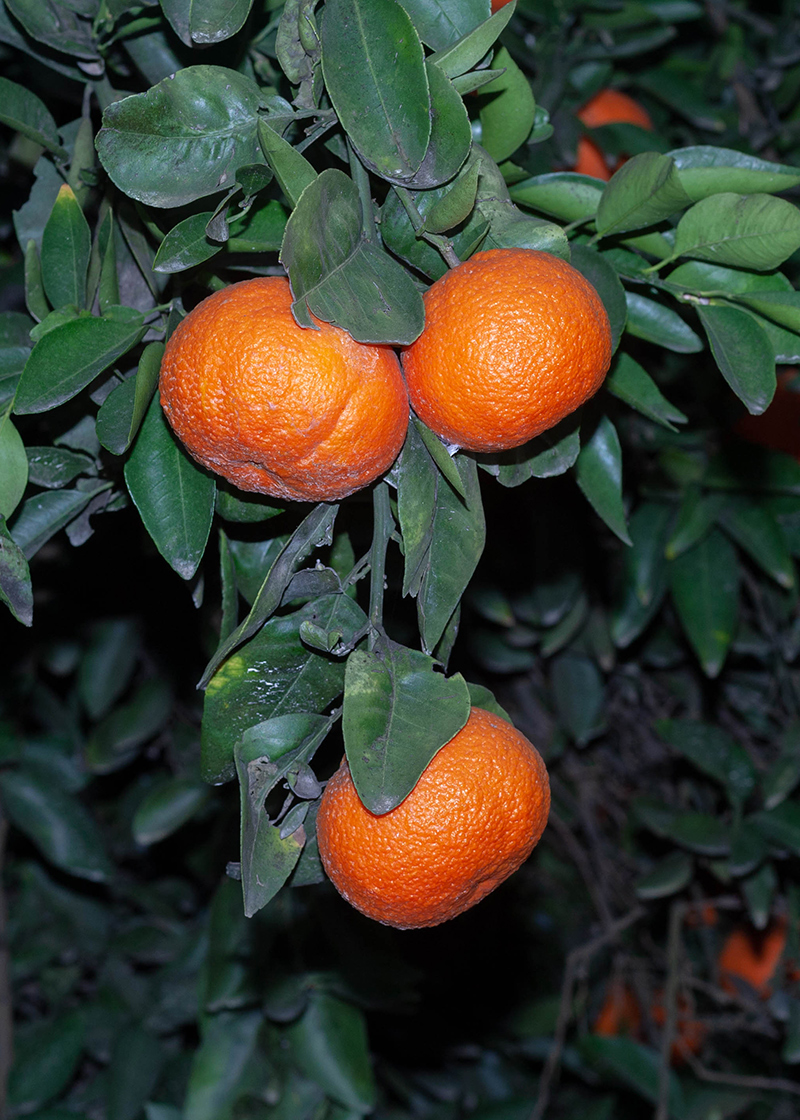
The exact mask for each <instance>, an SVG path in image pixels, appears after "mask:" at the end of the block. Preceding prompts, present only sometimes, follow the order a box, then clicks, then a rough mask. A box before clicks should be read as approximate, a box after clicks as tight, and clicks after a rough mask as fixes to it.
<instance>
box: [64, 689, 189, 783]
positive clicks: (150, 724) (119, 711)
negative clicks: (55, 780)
mask: <svg viewBox="0 0 800 1120" xmlns="http://www.w3.org/2000/svg"><path fill="white" fill-rule="evenodd" d="M171 709H172V694H171V691H170V688H169V686H168V685H167V684H166V682H165V681H162V680H158V679H154V680H149V681H145V683H144V684H143V685H142V686H141V687H140V688H139V689H137V691H136V692H135V693H134V695H133V696H132V697H131V699H130V700H129V701H128V702H127V703H126V704H122V705H120V707H118V708H114V710H113V711H111V712H109V713H108V715H106V716H104V717H103V719H102V720H101V721H100V723H98V725H97V726H96V727H95V729H94V731H93V732H92V734H91V735H90V736H89V739H88V741H87V743H86V750H85V758H86V766H87V768H88V770H89V771H90V772H91V773H93V774H110V773H112V772H113V771H114V770H119V769H120V768H121V767H123V766H127V765H128V763H130V762H132V761H133V759H134V758H136V756H137V755H138V754H139V752H140V749H141V748H142V747H143V746H144V744H145V743H147V742H148V741H149V740H150V739H152V738H153V736H154V735H156V734H157V733H158V732H159V731H160V730H161V729H162V727H163V726H164V724H165V723H166V722H167V720H168V718H169V715H170V711H171Z"/></svg>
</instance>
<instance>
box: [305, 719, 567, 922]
mask: <svg viewBox="0 0 800 1120" xmlns="http://www.w3.org/2000/svg"><path fill="white" fill-rule="evenodd" d="M549 809H550V785H549V782H548V778H547V770H546V768H545V764H544V761H543V760H542V757H541V755H540V754H539V752H538V751H537V750H536V748H535V747H534V746H533V745H532V744H531V743H530V742H529V741H528V740H527V739H526V738H525V736H524V735H522V734H521V732H519V731H517V730H516V728H514V727H512V725H511V724H510V723H508V722H507V721H506V720H504V719H500V717H499V716H495V715H492V714H491V713H489V712H486V711H484V710H483V709H481V708H473V709H472V711H471V712H470V716H469V720H468V721H467V723H466V725H465V726H464V727H463V728H462V729H461V731H459V732H458V734H457V735H455V736H454V737H453V738H452V739H451V740H450V741H449V742H448V743H445V745H444V746H443V747H442V748H441V750H440V751H439V752H438V753H437V754H436V755H434V757H433V759H432V760H431V762H430V763H429V765H428V766H427V768H426V769H425V770H424V771H423V773H422V776H421V777H420V779H419V781H418V782H417V784H416V786H415V787H414V789H413V790H412V791H411V793H409V795H408V796H407V797H406V799H405V800H404V801H402V802H401V803H400V804H399V805H398V806H397V807H396V808H395V809H392V810H391V811H390V812H388V813H385V814H383V815H381V816H376V815H375V814H374V813H371V812H370V811H369V810H368V809H366V808H365V807H364V805H363V804H362V802H361V800H360V799H359V796H358V793H357V792H356V788H355V785H354V784H353V780H352V778H351V776H350V770H349V768H348V766H347V763H346V761H343V762H342V765H341V766H340V767H339V769H338V770H337V772H336V773H335V774H334V776H333V777H332V778H331V780H330V781H329V782H328V784H327V786H326V788H325V792H324V794H323V796H322V801H321V803H320V808H319V814H318V816H317V840H318V843H319V853H320V856H321V858H322V863H323V866H324V867H325V870H326V871H327V873H328V875H329V876H330V878H331V880H332V881H333V884H334V886H335V887H336V889H337V890H338V891H339V893H340V894H341V895H343V896H344V898H346V899H347V901H348V902H349V903H351V905H353V906H354V907H355V908H356V909H357V910H360V911H361V913H362V914H366V916H367V917H368V918H374V919H375V921H378V922H382V923H383V924H384V925H389V926H395V927H396V928H398V929H418V928H420V927H423V926H436V925H439V924H440V922H445V921H448V920H449V919H450V918H455V917H456V915H458V914H461V913H463V912H464V911H465V910H468V909H469V908H470V907H471V906H474V905H475V904H476V903H477V902H480V900H481V899H482V898H484V897H485V896H486V895H487V894H489V892H490V891H493V890H494V889H495V887H497V886H499V885H500V883H502V882H503V881H504V880H505V879H507V878H508V876H509V875H511V874H512V873H513V872H514V871H516V870H517V868H518V867H519V866H520V864H522V863H523V862H524V860H526V859H527V858H528V856H529V855H530V853H531V851H532V850H533V848H534V846H535V845H536V844H537V842H538V840H539V837H540V836H541V835H542V832H543V831H544V827H545V825H546V823H547V814H548V812H549Z"/></svg>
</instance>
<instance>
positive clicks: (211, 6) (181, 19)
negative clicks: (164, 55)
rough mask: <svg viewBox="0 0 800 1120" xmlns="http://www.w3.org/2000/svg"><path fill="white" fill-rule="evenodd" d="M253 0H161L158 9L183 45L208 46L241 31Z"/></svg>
mask: <svg viewBox="0 0 800 1120" xmlns="http://www.w3.org/2000/svg"><path fill="white" fill-rule="evenodd" d="M252 3H253V0H226V2H225V3H222V2H221V0H199V2H198V0H161V10H162V11H163V13H164V15H165V16H166V17H167V19H168V20H169V23H170V26H171V27H172V30H173V31H174V32H175V34H176V35H177V36H178V38H179V39H180V40H181V42H183V43H185V44H186V46H187V47H193V46H195V45H197V46H203V47H209V46H211V45H212V44H213V43H221V42H223V40H225V39H230V38H231V36H232V35H235V34H236V32H237V31H239V30H241V28H242V27H243V26H244V22H245V20H246V19H247V17H248V15H249V14H250V8H251V7H252Z"/></svg>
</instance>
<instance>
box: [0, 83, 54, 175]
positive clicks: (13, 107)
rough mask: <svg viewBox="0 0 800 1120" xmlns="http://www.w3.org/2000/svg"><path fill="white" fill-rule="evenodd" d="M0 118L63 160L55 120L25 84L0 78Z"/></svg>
mask: <svg viewBox="0 0 800 1120" xmlns="http://www.w3.org/2000/svg"><path fill="white" fill-rule="evenodd" d="M0 121H2V122H3V124H6V125H8V126H9V127H10V128H12V129H13V130H14V131H15V132H19V133H21V134H22V135H23V136H26V137H27V138H28V139H29V140H33V142H34V143H35V144H41V145H42V147H43V148H47V150H48V151H50V152H52V153H53V154H54V155H56V156H59V157H60V158H61V159H63V158H64V157H65V156H66V154H67V153H66V151H65V150H64V148H63V147H62V146H61V143H60V141H59V138H58V128H57V126H56V122H55V121H54V120H53V117H52V115H51V113H50V110H49V109H48V108H47V106H46V105H45V103H44V102H43V101H40V100H39V98H38V97H37V96H36V94H35V93H33V92H32V91H31V90H29V89H27V88H26V87H25V86H21V85H18V84H17V83H16V82H11V81H9V79H8V78H0Z"/></svg>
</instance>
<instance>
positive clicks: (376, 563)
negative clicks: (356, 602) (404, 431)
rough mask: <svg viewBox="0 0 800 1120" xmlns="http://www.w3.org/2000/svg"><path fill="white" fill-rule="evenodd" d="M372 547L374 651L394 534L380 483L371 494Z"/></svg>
mask: <svg viewBox="0 0 800 1120" xmlns="http://www.w3.org/2000/svg"><path fill="white" fill-rule="evenodd" d="M372 511H373V521H374V524H373V529H372V547H371V549H370V584H369V620H370V623H371V625H372V628H371V630H370V635H369V648H370V649H371V650H372V649H374V648H375V646H376V644H377V641H378V637H379V635H380V634H381V633H382V632H383V592H384V584H385V580H386V549H387V548H388V547H389V539H390V537H391V535H392V533H393V531H394V518H393V517H392V507H391V505H390V504H389V487H388V484H387V483H386V482H379V483H378V485H377V486H376V487H375V489H374V490H373V492H372Z"/></svg>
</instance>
